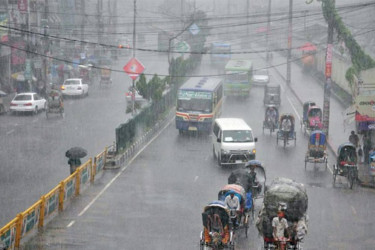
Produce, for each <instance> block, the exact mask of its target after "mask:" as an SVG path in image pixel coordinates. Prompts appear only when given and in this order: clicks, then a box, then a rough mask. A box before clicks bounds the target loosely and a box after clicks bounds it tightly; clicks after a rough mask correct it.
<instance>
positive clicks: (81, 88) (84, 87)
mask: <svg viewBox="0 0 375 250" xmlns="http://www.w3.org/2000/svg"><path fill="white" fill-rule="evenodd" d="M61 93H62V94H63V95H66V96H87V95H89V85H88V84H87V83H84V82H83V80H82V79H81V78H70V79H66V80H65V81H64V83H63V85H61Z"/></svg>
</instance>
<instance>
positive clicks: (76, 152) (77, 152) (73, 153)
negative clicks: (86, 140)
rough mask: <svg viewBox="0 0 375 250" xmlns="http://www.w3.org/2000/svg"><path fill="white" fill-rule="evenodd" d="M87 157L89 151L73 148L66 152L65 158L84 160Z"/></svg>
mask: <svg viewBox="0 0 375 250" xmlns="http://www.w3.org/2000/svg"><path fill="white" fill-rule="evenodd" d="M86 155H87V150H86V149H84V148H81V147H72V148H71V149H69V150H68V151H66V153H65V156H66V157H68V158H72V159H75V158H83V157H85V156H86Z"/></svg>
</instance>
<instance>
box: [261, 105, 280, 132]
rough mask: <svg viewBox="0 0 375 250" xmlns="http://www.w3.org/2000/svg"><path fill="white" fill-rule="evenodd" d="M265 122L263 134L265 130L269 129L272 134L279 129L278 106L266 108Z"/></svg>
mask: <svg viewBox="0 0 375 250" xmlns="http://www.w3.org/2000/svg"><path fill="white" fill-rule="evenodd" d="M264 117H265V118H264V121H263V133H264V129H269V130H270V134H272V132H273V131H275V129H276V128H277V127H278V122H279V111H278V110H277V108H276V106H269V107H267V108H266V113H265V116H264Z"/></svg>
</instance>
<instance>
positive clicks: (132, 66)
mask: <svg viewBox="0 0 375 250" xmlns="http://www.w3.org/2000/svg"><path fill="white" fill-rule="evenodd" d="M123 69H124V71H125V72H126V73H127V74H128V75H129V76H130V78H131V79H133V80H135V79H137V77H138V76H139V75H140V74H142V72H143V71H144V70H145V67H144V66H143V64H142V63H141V62H140V61H138V60H137V59H136V58H135V57H133V58H132V59H130V60H129V62H128V63H127V64H126V65H125V66H124V67H123Z"/></svg>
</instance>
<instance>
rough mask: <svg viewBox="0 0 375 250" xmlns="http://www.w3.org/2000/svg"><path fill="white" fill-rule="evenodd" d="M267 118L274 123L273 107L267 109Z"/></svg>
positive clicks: (274, 113) (274, 111) (275, 115)
mask: <svg viewBox="0 0 375 250" xmlns="http://www.w3.org/2000/svg"><path fill="white" fill-rule="evenodd" d="M267 118H269V119H271V122H272V124H273V125H274V124H276V118H277V113H276V110H275V108H273V107H271V108H269V109H268V110H267Z"/></svg>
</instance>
